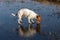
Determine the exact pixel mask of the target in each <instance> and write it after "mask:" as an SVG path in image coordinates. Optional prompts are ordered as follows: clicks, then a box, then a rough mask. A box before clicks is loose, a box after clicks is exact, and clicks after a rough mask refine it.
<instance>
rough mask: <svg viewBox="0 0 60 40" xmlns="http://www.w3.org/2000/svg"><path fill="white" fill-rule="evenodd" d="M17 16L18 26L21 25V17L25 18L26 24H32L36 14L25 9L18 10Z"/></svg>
mask: <svg viewBox="0 0 60 40" xmlns="http://www.w3.org/2000/svg"><path fill="white" fill-rule="evenodd" d="M12 15H13V16H15V15H14V14H12ZM17 16H18V23H19V24H21V21H22V17H23V16H24V17H27V19H28V23H32V22H33V23H34V20H33V19H36V16H37V14H36V13H35V12H34V11H32V10H30V9H26V8H25V9H21V10H19V11H18V14H17ZM31 21H32V22H31Z"/></svg>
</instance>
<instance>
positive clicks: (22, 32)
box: [18, 24, 40, 37]
mask: <svg viewBox="0 0 60 40" xmlns="http://www.w3.org/2000/svg"><path fill="white" fill-rule="evenodd" d="M18 26H19V28H18V33H19V35H21V36H25V37H29V36H33V35H34V34H36V33H37V32H40V24H37V26H36V28H33V26H32V25H31V24H29V25H28V27H27V28H25V29H24V28H23V26H22V25H18Z"/></svg>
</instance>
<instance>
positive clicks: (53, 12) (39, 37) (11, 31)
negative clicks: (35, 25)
mask: <svg viewBox="0 0 60 40" xmlns="http://www.w3.org/2000/svg"><path fill="white" fill-rule="evenodd" d="M21 8H28V9H31V10H33V11H35V12H36V13H37V14H40V15H41V23H40V31H41V32H42V34H38V33H37V34H35V35H34V36H32V37H29V38H26V37H21V36H19V35H18V34H17V31H16V29H17V28H18V24H17V17H13V16H12V15H11V13H15V14H16V13H17V12H18V10H20V9H21ZM24 20H25V21H23V22H24V23H23V26H25V27H26V26H27V25H28V24H27V21H26V19H24ZM53 39H54V40H60V7H58V6H56V5H49V4H40V3H37V2H23V3H22V2H15V3H9V2H0V40H53Z"/></svg>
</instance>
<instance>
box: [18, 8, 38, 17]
mask: <svg viewBox="0 0 60 40" xmlns="http://www.w3.org/2000/svg"><path fill="white" fill-rule="evenodd" d="M19 14H20V15H22V16H25V17H27V16H30V15H31V16H33V15H34V16H36V15H37V14H36V13H35V12H34V11H32V10H30V9H27V8H24V9H21V10H19V11H18V15H19Z"/></svg>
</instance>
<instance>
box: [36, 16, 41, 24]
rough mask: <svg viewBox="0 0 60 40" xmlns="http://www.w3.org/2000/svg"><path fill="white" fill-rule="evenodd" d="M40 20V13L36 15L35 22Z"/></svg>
mask: <svg viewBox="0 0 60 40" xmlns="http://www.w3.org/2000/svg"><path fill="white" fill-rule="evenodd" d="M40 20H41V18H40V15H37V16H36V21H37V23H40Z"/></svg>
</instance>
